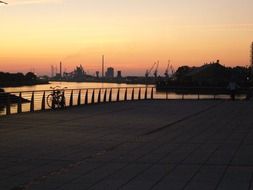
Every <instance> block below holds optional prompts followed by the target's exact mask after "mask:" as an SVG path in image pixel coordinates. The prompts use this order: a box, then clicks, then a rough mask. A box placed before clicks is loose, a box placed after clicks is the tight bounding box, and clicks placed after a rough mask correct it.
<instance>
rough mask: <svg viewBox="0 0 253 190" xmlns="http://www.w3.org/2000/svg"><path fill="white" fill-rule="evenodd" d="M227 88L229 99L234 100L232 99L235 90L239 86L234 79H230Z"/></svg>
mask: <svg viewBox="0 0 253 190" xmlns="http://www.w3.org/2000/svg"><path fill="white" fill-rule="evenodd" d="M227 88H228V90H229V92H230V97H231V100H233V101H234V100H235V95H236V91H237V89H238V88H239V86H238V85H237V84H236V82H235V81H231V82H229V84H228V87H227Z"/></svg>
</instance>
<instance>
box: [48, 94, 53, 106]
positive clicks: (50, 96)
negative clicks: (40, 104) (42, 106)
mask: <svg viewBox="0 0 253 190" xmlns="http://www.w3.org/2000/svg"><path fill="white" fill-rule="evenodd" d="M53 100H54V95H53V94H49V95H48V96H47V105H48V107H50V108H53V107H54V105H53Z"/></svg>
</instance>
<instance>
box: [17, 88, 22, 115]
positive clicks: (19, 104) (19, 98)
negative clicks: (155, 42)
mask: <svg viewBox="0 0 253 190" xmlns="http://www.w3.org/2000/svg"><path fill="white" fill-rule="evenodd" d="M18 113H22V92H20V93H19V97H18Z"/></svg>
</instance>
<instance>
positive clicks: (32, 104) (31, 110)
mask: <svg viewBox="0 0 253 190" xmlns="http://www.w3.org/2000/svg"><path fill="white" fill-rule="evenodd" d="M30 112H34V92H32V97H31V104H30Z"/></svg>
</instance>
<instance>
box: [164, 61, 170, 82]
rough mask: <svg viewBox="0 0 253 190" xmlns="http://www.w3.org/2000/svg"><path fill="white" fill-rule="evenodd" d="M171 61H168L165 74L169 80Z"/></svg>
mask: <svg viewBox="0 0 253 190" xmlns="http://www.w3.org/2000/svg"><path fill="white" fill-rule="evenodd" d="M170 66H171V65H170V60H169V61H168V65H167V67H166V70H165V73H164V75H165V77H166V78H168V77H169V69H170Z"/></svg>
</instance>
